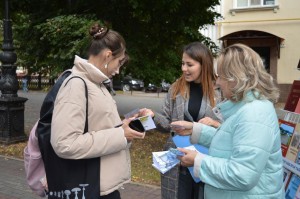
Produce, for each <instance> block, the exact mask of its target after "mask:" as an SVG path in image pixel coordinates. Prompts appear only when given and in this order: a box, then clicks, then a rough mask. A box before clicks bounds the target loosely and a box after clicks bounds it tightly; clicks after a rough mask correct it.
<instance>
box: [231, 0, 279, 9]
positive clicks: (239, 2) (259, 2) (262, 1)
mask: <svg viewBox="0 0 300 199" xmlns="http://www.w3.org/2000/svg"><path fill="white" fill-rule="evenodd" d="M275 1H276V0H236V4H235V5H236V8H248V7H264V6H274V5H275Z"/></svg>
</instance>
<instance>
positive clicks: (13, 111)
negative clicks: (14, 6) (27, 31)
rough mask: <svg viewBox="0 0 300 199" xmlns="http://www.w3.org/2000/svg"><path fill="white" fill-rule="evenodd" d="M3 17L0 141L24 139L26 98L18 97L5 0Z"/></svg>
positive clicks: (10, 27)
mask: <svg viewBox="0 0 300 199" xmlns="http://www.w3.org/2000/svg"><path fill="white" fill-rule="evenodd" d="M4 5H5V7H4V19H3V44H2V52H1V53H0V61H1V71H2V73H1V79H0V90H1V97H0V143H4V144H11V143H15V142H20V141H24V140H25V139H27V136H26V135H25V133H24V104H25V102H26V101H27V98H23V97H18V94H17V92H18V89H19V84H18V80H17V76H16V66H15V65H14V63H15V62H16V61H17V55H16V53H15V52H14V47H13V39H12V23H11V20H10V16H9V5H10V1H9V0H5V4H4Z"/></svg>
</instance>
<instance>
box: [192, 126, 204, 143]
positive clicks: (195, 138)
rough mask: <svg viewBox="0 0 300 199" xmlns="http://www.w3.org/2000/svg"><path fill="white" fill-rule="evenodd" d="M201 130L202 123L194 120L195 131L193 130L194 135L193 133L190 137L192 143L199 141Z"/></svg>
mask: <svg viewBox="0 0 300 199" xmlns="http://www.w3.org/2000/svg"><path fill="white" fill-rule="evenodd" d="M201 131H202V124H201V123H198V122H194V123H193V131H192V135H191V138H190V139H191V143H192V144H198V143H199V139H200V135H201Z"/></svg>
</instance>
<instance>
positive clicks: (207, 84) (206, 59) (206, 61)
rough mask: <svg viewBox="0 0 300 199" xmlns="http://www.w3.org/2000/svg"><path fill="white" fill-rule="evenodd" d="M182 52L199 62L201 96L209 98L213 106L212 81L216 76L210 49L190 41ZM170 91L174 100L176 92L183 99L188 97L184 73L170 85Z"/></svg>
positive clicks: (187, 84) (188, 87) (187, 85)
mask: <svg viewBox="0 0 300 199" xmlns="http://www.w3.org/2000/svg"><path fill="white" fill-rule="evenodd" d="M183 53H185V54H187V55H188V56H189V57H190V58H192V59H193V60H195V61H197V62H199V63H200V66H201V73H200V76H199V80H200V82H201V85H202V89H203V97H206V98H207V99H209V102H210V105H211V106H212V107H214V106H215V104H216V103H215V99H214V97H215V91H214V81H215V80H216V76H215V74H214V67H213V56H212V53H211V51H210V50H209V49H208V48H207V47H206V46H205V45H204V44H202V43H201V42H192V43H190V44H188V45H186V46H185V47H184V48H183ZM172 91H173V92H172V99H173V100H175V98H176V95H177V94H180V95H181V96H182V97H183V98H184V99H187V98H188V97H189V95H190V93H189V91H190V83H189V82H187V81H186V80H185V78H184V75H182V76H181V77H180V78H179V79H178V80H177V81H176V82H175V83H174V84H173V85H172Z"/></svg>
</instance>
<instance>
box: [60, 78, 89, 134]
mask: <svg viewBox="0 0 300 199" xmlns="http://www.w3.org/2000/svg"><path fill="white" fill-rule="evenodd" d="M73 78H79V79H81V80H82V81H83V83H84V87H85V98H86V110H85V126H84V132H83V134H85V133H86V132H88V131H89V120H88V110H89V101H88V88H87V85H86V82H85V81H84V79H83V78H82V77H79V76H73V77H71V78H70V79H68V80H67V82H66V84H65V85H64V86H66V85H67V84H68V82H69V81H70V80H71V79H73Z"/></svg>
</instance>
